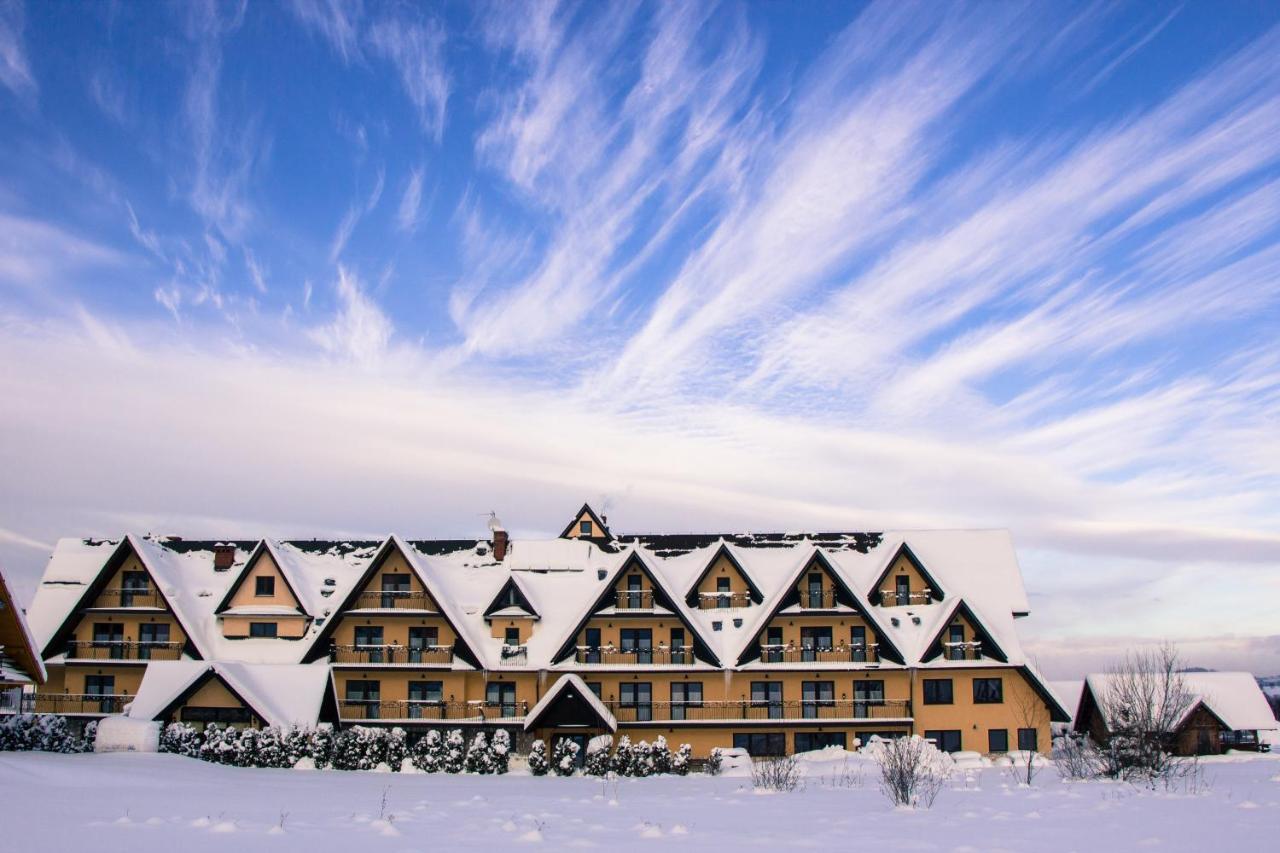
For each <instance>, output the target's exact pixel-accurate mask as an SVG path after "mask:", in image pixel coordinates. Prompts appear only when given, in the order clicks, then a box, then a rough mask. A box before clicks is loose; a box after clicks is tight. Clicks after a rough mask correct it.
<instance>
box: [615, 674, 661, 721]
mask: <svg viewBox="0 0 1280 853" xmlns="http://www.w3.org/2000/svg"><path fill="white" fill-rule="evenodd" d="M618 697H619V701H618V704H619V705H620V706H622V707H624V708H635V721H636V722H637V723H643V722H647V721H649V720H652V719H653V685H651V684H649V682H647V681H632V682H624V683H623V684H621V685H619V686H618Z"/></svg>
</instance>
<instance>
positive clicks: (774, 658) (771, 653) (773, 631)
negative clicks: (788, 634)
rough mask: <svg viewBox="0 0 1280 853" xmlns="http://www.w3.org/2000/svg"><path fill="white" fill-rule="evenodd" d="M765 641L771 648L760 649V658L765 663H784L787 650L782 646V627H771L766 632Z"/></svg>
mask: <svg viewBox="0 0 1280 853" xmlns="http://www.w3.org/2000/svg"><path fill="white" fill-rule="evenodd" d="M764 643H765V645H766V646H768V647H769V648H764V649H761V650H760V660H762V661H763V662H764V663H782V661H783V660H784V659H785V657H786V650H785V649H784V648H782V629H781V628H770V629H769V630H768V631H766V632H765V640H764Z"/></svg>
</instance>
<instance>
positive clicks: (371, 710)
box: [346, 681, 381, 720]
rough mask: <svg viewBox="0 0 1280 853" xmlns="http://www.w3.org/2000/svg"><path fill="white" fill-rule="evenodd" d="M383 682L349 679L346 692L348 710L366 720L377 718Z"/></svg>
mask: <svg viewBox="0 0 1280 853" xmlns="http://www.w3.org/2000/svg"><path fill="white" fill-rule="evenodd" d="M380 697H381V684H380V682H377V681H348V682H347V692H346V703H347V711H348V712H349V713H350V712H354V713H355V714H358V715H360V716H361V717H362V718H363V719H366V720H376V719H378V714H379V710H380V709H379V701H378V700H379V698H380Z"/></svg>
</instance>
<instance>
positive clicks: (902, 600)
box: [893, 575, 911, 606]
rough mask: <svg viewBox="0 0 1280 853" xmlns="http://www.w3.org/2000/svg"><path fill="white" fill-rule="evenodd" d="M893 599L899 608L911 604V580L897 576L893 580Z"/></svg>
mask: <svg viewBox="0 0 1280 853" xmlns="http://www.w3.org/2000/svg"><path fill="white" fill-rule="evenodd" d="M893 586H894V597H895V598H897V599H898V604H899V606H905V605H907V604H910V603H911V578H909V577H907V576H906V575H898V576H897V577H896V578H894V579H893Z"/></svg>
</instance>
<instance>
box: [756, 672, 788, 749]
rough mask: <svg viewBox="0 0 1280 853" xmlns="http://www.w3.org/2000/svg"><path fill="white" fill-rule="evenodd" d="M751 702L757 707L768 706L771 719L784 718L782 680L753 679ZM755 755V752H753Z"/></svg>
mask: <svg viewBox="0 0 1280 853" xmlns="http://www.w3.org/2000/svg"><path fill="white" fill-rule="evenodd" d="M751 704H752V706H753V707H757V708H767V709H768V710H767V711H766V714H767V715H768V718H769V719H770V720H781V719H782V682H780V681H753V682H751ZM752 754H753V755H754V754H755V753H752Z"/></svg>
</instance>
